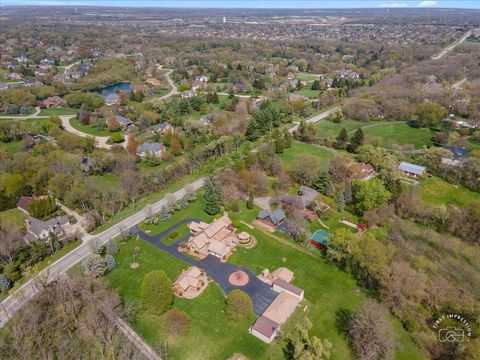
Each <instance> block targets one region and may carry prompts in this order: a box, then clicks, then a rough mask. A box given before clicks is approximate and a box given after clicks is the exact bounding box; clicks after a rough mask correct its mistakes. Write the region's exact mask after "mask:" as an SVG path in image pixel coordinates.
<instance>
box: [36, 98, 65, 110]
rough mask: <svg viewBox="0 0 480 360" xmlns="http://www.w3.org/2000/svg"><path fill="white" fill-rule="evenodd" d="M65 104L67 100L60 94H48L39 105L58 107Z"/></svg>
mask: <svg viewBox="0 0 480 360" xmlns="http://www.w3.org/2000/svg"><path fill="white" fill-rule="evenodd" d="M65 105H67V102H66V101H65V100H63V99H62V98H61V97H60V96H50V97H48V98H46V99H45V100H43V101H42V104H41V106H40V107H42V106H43V107H46V108H50V107H60V106H65Z"/></svg>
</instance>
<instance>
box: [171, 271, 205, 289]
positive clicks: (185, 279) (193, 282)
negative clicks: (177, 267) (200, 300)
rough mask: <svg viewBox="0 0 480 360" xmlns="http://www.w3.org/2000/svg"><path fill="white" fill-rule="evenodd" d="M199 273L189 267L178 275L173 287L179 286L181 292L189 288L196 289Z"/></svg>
mask: <svg viewBox="0 0 480 360" xmlns="http://www.w3.org/2000/svg"><path fill="white" fill-rule="evenodd" d="M200 274H201V271H200V269H199V268H198V267H196V266H191V267H189V268H188V269H187V270H185V271H184V272H182V273H181V274H180V276H179V277H178V279H177V280H175V282H174V285H175V284H176V285H179V286H180V287H181V288H182V289H183V290H187V289H188V288H189V287H190V286H193V287H196V286H197V285H198V282H199V280H200V279H199V277H200Z"/></svg>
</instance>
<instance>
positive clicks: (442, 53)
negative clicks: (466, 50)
mask: <svg viewBox="0 0 480 360" xmlns="http://www.w3.org/2000/svg"><path fill="white" fill-rule="evenodd" d="M470 35H472V30H469V31H467V32H466V33H465V34H464V35H463V36H462V37H461V38H460V39H458V40H456V41H455V42H453V43H452V44H450V45H448V46H447V47H446V48H445V49H443V50H442V51H440V52H439V53H438V54H436V55H433V56H432V60H439V59H441V58H442V57H444V56H445V55H447V54H448V53H449V52H451V51H452V50H453V49H455V48H456V47H457V46H458V45H460V44H461V43H462V42H464V41H465V40H467V38H468V37H469V36H470Z"/></svg>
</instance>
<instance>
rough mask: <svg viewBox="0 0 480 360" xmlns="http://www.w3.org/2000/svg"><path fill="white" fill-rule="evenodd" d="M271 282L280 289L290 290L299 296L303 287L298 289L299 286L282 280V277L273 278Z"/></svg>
mask: <svg viewBox="0 0 480 360" xmlns="http://www.w3.org/2000/svg"><path fill="white" fill-rule="evenodd" d="M273 283H274V284H275V285H277V286H279V287H281V288H282V289H284V290H286V291H289V292H291V293H292V294H295V295H298V296H300V295H301V294H302V292H303V289H300V288H299V287H297V286H295V285H292V284H290V283H289V282H287V281H285V280H283V279H280V278H278V279H275V280H274V281H273Z"/></svg>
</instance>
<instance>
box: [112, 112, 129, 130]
mask: <svg viewBox="0 0 480 360" xmlns="http://www.w3.org/2000/svg"><path fill="white" fill-rule="evenodd" d="M115 120H117V122H118V123H119V124H120V126H121V127H122V128H124V129H128V128H129V127H130V126H132V125H133V121H132V120H130V119H128V118H126V117H124V116H121V115H115Z"/></svg>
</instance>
